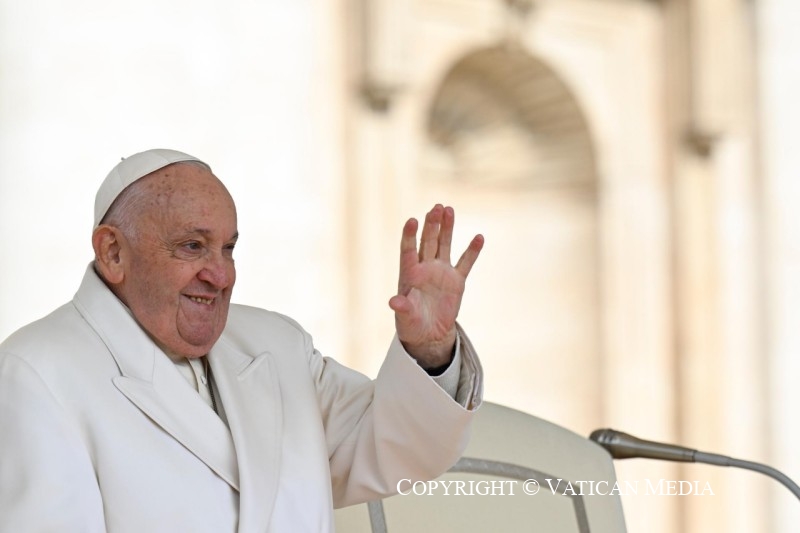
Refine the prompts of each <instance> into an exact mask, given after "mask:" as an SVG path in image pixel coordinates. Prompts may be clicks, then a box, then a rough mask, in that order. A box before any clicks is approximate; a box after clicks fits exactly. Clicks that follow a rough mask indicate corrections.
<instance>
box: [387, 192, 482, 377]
mask: <svg viewBox="0 0 800 533" xmlns="http://www.w3.org/2000/svg"><path fill="white" fill-rule="evenodd" d="M454 223H455V213H454V211H453V208H452V207H443V206H442V205H441V204H436V205H435V206H434V207H433V209H431V210H430V211H429V212H428V214H427V215H426V216H425V225H424V226H423V227H422V236H421V238H420V244H419V251H417V226H418V222H417V220H416V219H413V218H412V219H409V220H408V222H406V224H405V226H403V237H402V239H401V241H400V279H399V282H398V289H397V295H396V296H393V297H392V298H391V299H390V300H389V307H391V308H392V309H393V310H394V313H395V315H394V316H395V326H396V328H397V336H398V338H399V339H400V341H401V342H402V343H403V346H404V347H405V349H406V351H407V352H408V353H409V354H411V356H412V357H414V358H415V359H416V360H417V362H418V363H419V364H420V366H422V367H423V368H426V369H428V368H436V367H440V366H443V365H446V364H447V363H449V362H450V358H451V356H452V352H453V346H454V345H455V340H456V317H457V316H458V310H459V308H460V307H461V298H462V297H463V295H464V285H465V282H466V279H467V275H469V271H470V270H471V269H472V265H474V264H475V261H476V260H477V259H478V255H479V254H480V252H481V248H483V236H482V235H476V236H475V237H474V238H473V239H472V241H471V242H470V243H469V246H467V249H466V250H465V251H464V253H463V254H462V255H461V258H460V259H459V260H458V263H456V265H455V266H453V265H452V264H451V263H450V245H451V242H452V239H453V225H454Z"/></svg>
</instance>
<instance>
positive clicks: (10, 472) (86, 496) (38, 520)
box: [0, 353, 105, 533]
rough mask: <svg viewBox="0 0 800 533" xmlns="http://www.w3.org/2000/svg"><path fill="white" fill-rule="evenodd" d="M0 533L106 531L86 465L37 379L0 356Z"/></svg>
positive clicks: (78, 443) (21, 364) (75, 436)
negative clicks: (21, 532) (15, 532)
mask: <svg viewBox="0 0 800 533" xmlns="http://www.w3.org/2000/svg"><path fill="white" fill-rule="evenodd" d="M0 531H25V532H31V533H35V532H42V533H43V532H50V531H58V532H64V533H71V532H75V533H78V532H80V533H94V532H102V531H105V520H104V516H103V505H102V499H101V497H100V490H99V487H98V486H97V481H96V478H95V475H94V469H93V467H92V463H91V460H90V458H89V455H88V452H87V450H86V447H85V446H84V444H83V442H82V440H81V438H80V435H79V433H78V431H77V430H76V429H75V426H74V425H73V424H71V423H70V421H69V420H68V416H67V414H66V412H65V411H64V409H63V408H62V406H60V405H59V403H58V402H57V400H56V399H55V397H54V396H53V395H52V393H51V392H50V390H48V388H47V386H46V385H45V383H44V382H43V380H42V379H41V377H40V376H39V374H38V373H37V372H36V371H35V370H34V369H33V368H32V367H31V366H30V365H29V364H28V363H27V362H25V361H23V360H22V359H20V358H19V357H17V356H15V355H13V354H8V353H6V354H0Z"/></svg>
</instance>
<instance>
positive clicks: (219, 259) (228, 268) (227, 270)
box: [197, 253, 236, 290]
mask: <svg viewBox="0 0 800 533" xmlns="http://www.w3.org/2000/svg"><path fill="white" fill-rule="evenodd" d="M197 277H198V279H200V280H202V281H205V282H206V283H209V284H211V285H212V286H214V288H216V289H219V290H222V289H225V288H227V287H230V286H232V285H233V283H234V281H236V267H235V266H234V264H233V260H232V259H231V258H229V257H224V256H223V255H222V254H219V253H217V254H211V256H210V257H208V258H207V259H206V263H205V265H203V268H202V269H201V270H200V272H198V273H197Z"/></svg>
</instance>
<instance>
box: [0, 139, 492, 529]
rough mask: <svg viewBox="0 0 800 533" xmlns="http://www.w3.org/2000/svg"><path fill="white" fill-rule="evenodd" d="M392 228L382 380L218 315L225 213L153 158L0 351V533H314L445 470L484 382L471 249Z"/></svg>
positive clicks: (209, 184)
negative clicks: (467, 295)
mask: <svg viewBox="0 0 800 533" xmlns="http://www.w3.org/2000/svg"><path fill="white" fill-rule="evenodd" d="M417 226H418V224H417V222H416V221H415V220H413V219H411V220H409V221H408V222H407V223H406V225H405V227H404V228H403V233H402V238H401V250H400V276H399V277H400V281H399V290H398V294H397V295H395V296H394V297H392V298H391V300H390V301H389V306H390V307H391V309H392V310H393V311H394V313H395V323H396V328H397V334H396V337H395V339H394V340H393V342H392V344H391V345H390V348H389V351H388V354H387V356H386V359H385V361H384V363H383V366H382V367H381V370H380V372H379V373H378V377H377V378H376V379H375V380H374V381H370V380H369V379H367V378H366V377H364V376H362V375H360V374H358V373H356V372H354V371H352V370H349V369H346V368H344V367H342V366H341V365H339V364H338V363H336V362H335V361H333V360H331V359H327V358H323V357H322V356H321V355H320V354H319V353H318V352H317V351H316V349H315V348H314V346H313V344H312V342H311V337H310V336H309V335H308V334H307V333H306V332H305V331H304V330H303V329H302V328H301V327H300V326H299V325H298V324H297V323H295V322H294V321H293V320H291V319H290V318H287V317H285V316H282V315H279V314H276V313H272V312H269V311H265V310H262V309H255V308H250V307H245V306H239V305H231V304H230V298H231V291H232V289H233V285H234V282H235V280H236V270H235V268H234V263H233V249H234V246H235V244H236V240H237V237H238V230H237V223H236V209H235V206H234V203H233V200H232V199H231V197H230V195H229V194H228V191H227V190H226V189H225V187H224V186H223V184H222V183H221V182H220V181H219V180H218V179H217V178H216V177H215V176H214V174H212V172H211V170H210V168H209V167H208V166H207V165H206V164H205V163H202V162H201V161H199V160H198V159H196V158H194V157H192V156H189V155H187V154H183V153H180V152H175V151H172V150H150V151H147V152H142V153H140V154H136V155H134V156H131V157H130V158H128V159H125V160H123V161H122V162H121V163H120V164H119V165H117V166H116V167H115V168H114V169H113V170H112V171H111V173H110V174H109V176H108V177H107V178H106V180H105V181H104V182H103V184H102V185H101V187H100V190H99V191H98V194H97V200H96V203H95V229H94V232H93V234H92V245H93V248H94V253H95V259H94V261H93V262H92V264H90V265H89V267H88V268H87V271H86V274H85V276H84V279H83V282H82V284H81V286H80V288H79V289H78V292H77V294H76V295H75V297H74V299H73V300H72V302H70V303H68V304H66V305H64V306H62V307H60V308H59V309H57V310H56V311H54V312H53V313H52V314H50V315H49V316H47V317H45V318H43V319H41V320H39V321H37V322H34V323H32V324H30V325H28V326H26V327H24V328H22V329H21V330H19V331H18V332H16V333H15V334H13V335H12V336H11V337H9V339H7V340H6V341H5V342H4V343H3V344H2V345H0V531H2V532H15V533H17V532H28V531H36V532H45V531H47V532H80V533H87V532H95V531H109V532H136V533H141V532H149V533H152V532H160V531H164V532H177V531H181V532H182V531H187V532H189V531H190V532H193V533H196V532H208V533H212V532H213V533H222V532H234V531H238V532H240V533H255V532H265V531H273V532H281V531H286V532H292V533H295V532H312V531H313V532H319V531H330V530H332V529H333V513H332V510H333V508H334V507H338V506H345V505H349V504H352V503H356V502H360V501H365V500H369V499H374V498H378V497H381V496H383V495H386V494H390V493H392V492H394V491H395V490H396V484H397V482H398V481H399V480H400V479H403V478H410V479H426V478H432V477H435V476H437V475H438V474H440V473H441V472H442V471H444V470H446V469H447V468H448V467H449V466H450V465H451V464H452V463H453V462H455V461H456V460H457V458H458V457H459V455H460V453H461V451H462V449H463V446H464V444H465V440H466V433H467V430H468V426H469V422H470V419H471V416H472V413H473V411H474V410H475V409H476V408H477V406H478V405H479V404H480V401H481V398H480V396H481V380H482V377H481V370H480V365H479V363H478V360H477V358H476V356H475V354H474V353H473V351H472V349H471V347H470V344H469V341H468V340H467V338H466V337H465V336H464V334H463V332H461V331H460V330H459V329H458V327H457V325H456V322H455V320H456V316H457V314H458V310H459V306H460V304H461V298H462V294H463V291H464V283H465V279H466V277H467V275H468V273H469V271H470V268H471V267H472V265H473V263H474V262H475V260H476V259H477V257H478V255H479V253H480V250H481V247H482V244H483V238H482V237H481V236H476V237H475V238H474V239H473V240H472V242H471V243H470V245H469V246H468V248H467V250H466V251H465V252H464V254H463V255H462V256H461V258H460V260H459V261H458V262H457V263H456V265H455V266H452V265H451V262H450V242H451V237H452V231H453V210H452V209H451V208H449V207H448V208H444V207H442V206H441V205H437V206H435V207H434V208H433V209H432V210H431V211H430V212H429V213H428V214H427V216H426V218H425V221H424V224H423V228H422V234H421V237H420V244H419V250H417V242H416V234H417V229H418V228H417Z"/></svg>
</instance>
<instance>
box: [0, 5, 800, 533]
mask: <svg viewBox="0 0 800 533" xmlns="http://www.w3.org/2000/svg"><path fill="white" fill-rule="evenodd" d="M798 27H800V6H798V5H796V2H795V1H794V0H661V1H658V0H327V1H324V2H323V1H317V2H311V1H308V0H273V1H271V2H247V1H242V0H236V1H232V2H225V3H223V2H214V1H211V0H193V1H189V0H139V1H138V2H135V3H134V2H103V1H100V0H81V1H80V2H71V3H64V2H59V1H56V0H36V1H35V2H17V1H12V0H0V249H2V251H3V253H2V254H0V274H2V275H0V295H2V298H0V337H5V336H7V335H8V334H9V333H11V332H12V331H14V330H15V329H17V328H18V327H20V326H22V325H23V324H25V323H27V322H29V321H31V320H33V319H36V318H38V317H40V316H42V315H44V314H45V313H47V312H49V311H50V310H51V309H53V308H54V307H55V306H57V305H59V304H61V303H63V302H65V301H67V300H68V299H70V298H71V296H72V294H73V293H74V291H75V290H76V289H77V286H78V283H79V280H80V278H81V275H82V271H83V269H84V268H85V267H86V264H87V263H88V262H89V261H90V260H91V258H92V252H91V245H90V240H89V235H90V231H91V218H92V216H91V213H92V202H93V196H94V192H95V190H96V187H97V186H98V185H99V183H100V182H101V180H102V179H103V177H104V176H105V174H106V173H107V172H108V170H109V169H110V168H111V167H112V166H113V165H114V164H115V163H116V162H117V161H118V160H119V158H120V157H122V156H127V155H130V154H131V153H134V152H138V151H141V150H145V149H148V148H152V147H169V148H175V149H178V150H183V151H186V152H189V153H192V154H194V155H197V156H199V157H201V158H202V159H204V160H206V161H208V162H209V163H210V164H211V165H212V167H213V168H214V170H215V171H216V173H217V174H218V175H219V176H220V177H221V178H222V179H223V180H224V181H225V182H226V184H227V185H228V186H229V188H230V190H231V192H232V194H233V196H234V198H235V199H236V200H237V204H238V208H239V216H240V221H239V226H240V231H241V234H242V239H241V240H240V245H239V247H238V248H237V266H238V272H239V279H238V282H237V283H238V285H237V290H236V293H235V295H234V300H235V301H238V302H240V303H247V304H252V305H257V306H260V307H266V308H270V309H275V310H279V311H282V312H285V313H287V314H289V315H292V316H293V317H295V318H296V319H298V320H299V321H300V322H301V323H302V324H303V325H304V326H305V327H306V328H307V329H308V330H309V331H310V332H312V334H314V336H315V340H316V344H317V347H318V348H319V349H321V350H322V351H323V353H325V354H327V355H332V356H335V357H336V358H337V359H339V360H341V361H342V362H344V363H347V364H350V365H352V366H354V367H356V368H358V369H360V370H362V371H364V372H367V373H369V374H374V373H375V371H376V370H377V368H378V366H379V364H380V361H381V359H382V355H383V352H384V350H385V348H386V346H387V344H388V341H389V339H390V337H391V335H392V332H393V319H392V315H391V312H390V310H389V309H388V306H387V301H388V299H389V297H390V296H391V295H392V294H393V292H394V290H395V284H396V275H397V266H396V263H397V250H398V244H399V236H400V228H401V227H402V224H403V222H404V220H405V219H406V218H408V217H409V216H417V217H419V216H422V215H423V214H424V212H425V211H426V210H427V209H428V208H429V207H430V206H431V205H432V204H433V203H434V202H443V203H446V204H450V205H453V206H455V208H456V218H457V226H456V230H457V240H458V243H459V244H458V248H463V247H464V246H466V243H467V242H468V240H469V238H470V237H471V236H472V235H473V234H475V233H478V232H481V233H483V234H484V235H485V236H486V247H485V250H484V253H483V255H482V257H481V258H480V260H479V262H478V264H477V265H476V267H475V269H474V271H473V274H472V276H471V277H470V280H469V283H468V288H467V295H466V300H465V302H464V305H463V308H462V313H461V322H462V323H463V325H464V326H465V327H466V328H467V330H468V332H469V333H470V336H471V338H472V340H473V342H474V344H475V345H476V347H477V348H478V349H479V351H480V353H481V355H482V358H483V362H484V367H485V371H486V377H487V378H486V398H487V399H489V400H492V401H495V402H498V403H502V404H506V405H509V406H512V407H515V408H518V409H521V410H524V411H528V412H530V413H533V414H536V415H538V416H541V417H544V418H548V419H550V420H552V421H554V422H556V423H558V424H561V425H563V426H566V427H568V428H570V429H572V430H574V431H576V432H578V433H580V434H584V435H587V434H588V433H589V432H590V431H591V430H592V429H595V428H598V427H606V426H611V427H615V428H618V429H621V430H625V431H628V432H631V433H633V434H636V435H638V436H641V437H644V438H651V439H659V440H665V441H670V442H676V443H681V444H684V445H687V446H691V447H694V448H699V449H703V450H707V451H715V452H719V453H724V454H726V455H732V456H736V457H741V458H746V459H751V460H756V461H761V462H766V463H769V464H772V465H774V466H776V467H778V468H780V469H782V470H783V471H785V472H786V473H787V474H788V475H789V476H790V477H793V478H794V479H796V480H797V479H800V454H798V453H795V450H798V449H800V421H799V420H798V416H797V406H798V405H800V387H798V386H797V382H798V378H800V327H797V326H796V325H795V321H797V320H800V216H798V215H797V213H798V212H799V211H800V180H798V177H797V176H798V171H799V170H800V140H799V139H800V107H798V103H797V96H796V95H797V94H800V35H798V32H797V30H796V28H798ZM1 430H2V428H0V431H1ZM533 444H534V443H532V445H533ZM0 467H1V466H0ZM617 470H618V477H619V478H620V479H622V480H631V481H635V480H640V481H641V482H642V483H644V480H646V479H650V480H654V481H655V482H657V481H658V480H659V479H662V478H663V479H672V480H678V479H685V480H698V481H700V482H701V486H702V485H703V484H704V483H705V482H708V483H710V485H711V487H712V488H713V491H714V496H683V497H653V496H643V495H639V496H631V497H628V498H626V499H625V500H624V506H625V513H626V517H627V520H628V524H629V531H630V532H632V533H639V532H640V533H645V532H646V533H684V532H686V533H701V532H702V533H707V532H709V531H725V532H730V533H737V532H753V531H764V532H780V533H790V532H794V531H796V529H797V526H796V524H797V523H800V508H798V505H797V502H796V501H795V500H794V499H793V498H792V497H791V495H789V493H788V492H787V491H785V490H784V489H783V488H782V487H779V486H778V485H777V484H776V483H773V482H771V481H768V480H764V479H760V476H758V475H757V474H752V473H747V472H734V471H727V470H725V469H719V468H717V469H714V468H713V467H704V466H699V465H688V466H680V465H674V464H668V463H659V462H646V461H641V460H632V461H629V462H618V463H617Z"/></svg>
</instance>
